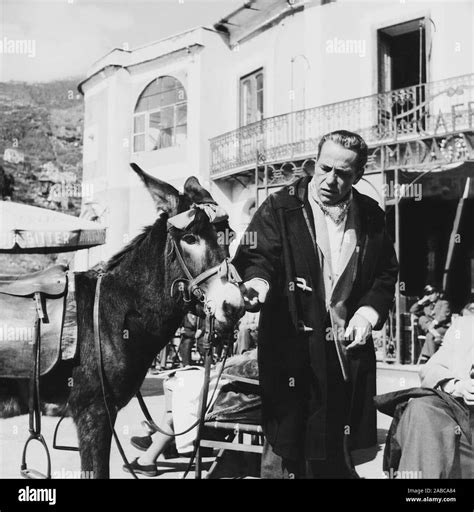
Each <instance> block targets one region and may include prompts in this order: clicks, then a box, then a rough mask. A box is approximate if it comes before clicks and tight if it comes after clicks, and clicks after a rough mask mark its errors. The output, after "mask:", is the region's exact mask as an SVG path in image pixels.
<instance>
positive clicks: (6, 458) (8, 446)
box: [0, 367, 417, 479]
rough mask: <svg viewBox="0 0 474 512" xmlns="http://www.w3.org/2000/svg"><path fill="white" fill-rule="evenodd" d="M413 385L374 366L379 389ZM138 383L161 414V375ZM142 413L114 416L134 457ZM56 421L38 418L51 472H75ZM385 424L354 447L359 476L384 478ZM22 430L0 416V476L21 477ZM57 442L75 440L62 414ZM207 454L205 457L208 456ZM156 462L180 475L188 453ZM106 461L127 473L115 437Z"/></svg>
mask: <svg viewBox="0 0 474 512" xmlns="http://www.w3.org/2000/svg"><path fill="white" fill-rule="evenodd" d="M401 379H402V380H401ZM400 381H401V384H400ZM412 385H417V378H416V373H414V372H413V371H412V372H407V371H406V370H398V369H397V368H394V367H388V369H383V370H379V379H378V392H379V393H383V392H386V391H391V390H394V389H397V387H398V386H402V387H410V386H412ZM142 389H143V393H144V396H145V401H146V403H147V405H148V408H149V410H150V411H151V413H152V415H153V417H154V418H155V419H158V418H160V416H161V414H162V413H163V408H164V397H163V394H162V393H163V392H162V385H161V380H160V379H158V378H156V377H150V378H147V379H146V381H145V384H144V387H143V388H142ZM142 419H143V415H142V413H141V411H140V407H139V405H138V401H137V400H136V399H133V400H132V401H131V402H130V403H129V404H128V405H127V407H125V408H124V409H123V410H122V411H120V413H119V415H118V418H117V423H116V429H117V434H118V435H119V436H120V439H121V440H122V443H123V446H124V449H125V451H126V454H127V457H128V458H129V459H133V458H134V457H136V456H137V455H138V454H139V452H138V451H137V450H135V449H134V448H133V447H132V446H131V445H130V443H129V439H130V437H131V436H134V435H143V430H142V428H141V426H140V422H141V421H142ZM57 421H58V418H54V417H43V420H42V427H43V434H44V437H45V439H46V442H47V443H48V446H49V447H50V450H51V461H52V468H51V470H52V475H53V478H78V477H79V471H80V461H79V454H78V453H77V452H69V451H59V450H53V449H52V440H53V432H54V428H55V426H56V423H57ZM389 426H390V418H389V417H388V416H385V415H383V414H379V415H378V432H379V444H378V447H377V449H373V450H359V451H357V452H354V462H355V464H356V468H357V471H358V473H359V474H360V476H362V477H365V478H384V475H383V473H382V458H383V447H384V444H383V443H384V441H385V436H386V433H387V430H388V428H389ZM27 435H28V416H27V415H22V416H19V417H14V418H8V419H2V420H0V461H1V462H0V479H1V478H20V463H21V454H22V450H23V444H24V442H25V440H26V438H27ZM58 443H59V444H60V445H73V446H77V438H76V432H75V427H74V424H73V422H72V420H71V419H70V418H66V419H65V420H64V421H63V423H62V425H61V430H60V435H59V439H58ZM30 447H31V448H30V450H31V451H29V454H28V464H29V467H32V468H35V469H39V470H42V471H44V469H45V467H46V461H45V458H44V456H43V453H42V451H41V447H40V445H39V444H38V443H35V442H32V443H30ZM210 460H211V459H205V461H207V462H209V461H210ZM159 462H160V461H159ZM158 466H159V469H161V470H162V473H161V474H160V475H159V476H158V478H180V477H181V476H182V475H183V473H184V470H185V469H186V466H187V459H184V458H181V459H176V460H168V461H166V462H165V463H164V465H160V464H158ZM170 466H171V467H170ZM173 466H174V467H173ZM110 467H111V478H132V477H131V475H129V474H127V473H125V472H124V471H123V470H122V460H121V457H120V454H119V452H118V450H117V447H116V446H115V444H114V443H113V444H112V452H111V464H110ZM192 477H193V476H192V475H189V476H188V478H192ZM141 478H146V477H141Z"/></svg>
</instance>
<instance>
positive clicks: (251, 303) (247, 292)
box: [240, 278, 270, 312]
mask: <svg viewBox="0 0 474 512" xmlns="http://www.w3.org/2000/svg"><path fill="white" fill-rule="evenodd" d="M269 289H270V287H269V285H268V283H267V282H266V281H264V280H263V279H258V278H254V279H250V281H246V282H245V283H243V284H241V285H240V291H241V292H242V295H243V297H244V304H245V309H246V310H247V311H252V312H255V311H259V310H260V308H261V307H262V304H263V303H264V302H265V300H266V298H267V294H268V290H269Z"/></svg>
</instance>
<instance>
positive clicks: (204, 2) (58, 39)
mask: <svg viewBox="0 0 474 512" xmlns="http://www.w3.org/2000/svg"><path fill="white" fill-rule="evenodd" d="M243 3H244V0H128V1H124V0H0V81H9V80H22V81H27V82H44V81H49V80H56V79H61V78H71V77H74V78H77V77H79V78H80V77H84V76H85V75H86V72H87V69H88V68H89V67H90V66H91V64H93V63H94V62H95V61H96V60H98V59H100V58H101V57H103V56H104V55H105V54H106V53H108V52H109V51H110V50H112V49H113V48H116V47H120V48H124V47H125V48H127V47H128V48H130V49H133V48H135V47H137V46H141V45H143V44H147V43H150V42H152V41H156V40H158V39H162V38H163V37H167V36H170V35H172V34H176V33H179V32H182V31H184V30H187V29H190V28H193V27H197V26H201V25H204V26H211V25H212V24H213V23H215V22H217V21H218V20H219V19H221V18H222V17H224V16H225V15H226V14H228V13H230V12H232V11H233V10H234V9H236V8H237V7H239V6H240V5H242V4H243Z"/></svg>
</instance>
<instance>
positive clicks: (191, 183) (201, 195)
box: [184, 176, 217, 204]
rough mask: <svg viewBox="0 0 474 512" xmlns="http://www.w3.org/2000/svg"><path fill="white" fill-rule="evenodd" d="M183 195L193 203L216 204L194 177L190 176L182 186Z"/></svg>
mask: <svg viewBox="0 0 474 512" xmlns="http://www.w3.org/2000/svg"><path fill="white" fill-rule="evenodd" d="M184 193H185V194H186V195H187V196H188V197H189V199H191V201H192V202H193V203H196V204H201V203H213V204H217V203H216V202H215V201H214V199H213V198H212V196H211V194H209V192H208V191H207V190H206V189H205V188H204V187H202V186H201V184H200V183H199V180H198V179H197V178H196V177H195V176H191V177H190V178H188V179H187V180H186V183H185V184H184Z"/></svg>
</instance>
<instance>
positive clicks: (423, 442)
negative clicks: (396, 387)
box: [375, 307, 474, 479]
mask: <svg viewBox="0 0 474 512" xmlns="http://www.w3.org/2000/svg"><path fill="white" fill-rule="evenodd" d="M471 311H472V307H466V308H465V310H464V312H463V313H464V316H461V317H458V318H457V319H456V320H455V321H454V322H453V324H452V325H451V327H450V328H449V329H448V330H447V332H446V335H445V337H444V341H443V344H442V345H441V347H440V349H439V350H438V351H437V352H436V353H435V354H434V355H433V357H431V359H430V360H429V361H428V362H427V363H426V364H425V365H423V366H422V368H421V386H422V387H421V388H411V389H408V390H402V391H397V392H394V393H388V394H386V395H381V396H378V397H376V399H375V401H376V404H377V407H378V409H379V410H380V411H381V412H384V413H386V414H389V415H391V416H393V417H394V420H393V421H392V425H391V427H390V431H389V434H388V438H387V444H386V448H385V455H384V470H385V473H386V474H389V475H394V476H395V477H396V476H401V478H404V477H405V478H436V479H448V478H463V479H472V478H474V445H473V435H474V433H473V428H474V425H473V419H474V315H472V314H471V313H470V312H471Z"/></svg>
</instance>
